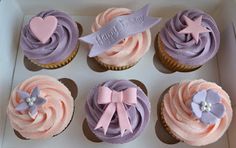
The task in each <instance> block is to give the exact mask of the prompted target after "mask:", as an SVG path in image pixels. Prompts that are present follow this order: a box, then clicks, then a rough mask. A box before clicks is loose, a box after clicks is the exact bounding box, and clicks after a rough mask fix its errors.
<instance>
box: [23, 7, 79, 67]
mask: <svg viewBox="0 0 236 148" xmlns="http://www.w3.org/2000/svg"><path fill="white" fill-rule="evenodd" d="M80 34H81V32H79V29H78V26H77V24H76V22H75V21H74V20H73V19H72V18H71V17H70V16H69V15H68V14H66V13H64V12H61V11H58V10H48V11H42V12H40V13H39V14H37V15H36V16H34V17H32V18H31V19H30V21H29V23H27V24H26V25H25V27H24V28H23V29H22V32H21V37H20V47H21V48H22V51H23V54H24V55H25V56H26V57H27V58H28V59H29V60H31V61H32V62H33V63H35V64H37V65H39V66H40V67H43V68H58V67H61V66H63V65H66V64H67V63H69V62H70V61H71V60H72V59H73V58H74V57H75V55H76V54H77V51H78V45H79V44H78V37H79V35H80Z"/></svg>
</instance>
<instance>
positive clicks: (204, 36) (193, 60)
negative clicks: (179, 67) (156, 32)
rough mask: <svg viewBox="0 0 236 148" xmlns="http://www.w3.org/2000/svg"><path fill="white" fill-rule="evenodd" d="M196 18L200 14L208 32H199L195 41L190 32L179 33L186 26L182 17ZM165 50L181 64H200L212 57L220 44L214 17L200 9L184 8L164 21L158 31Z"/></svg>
mask: <svg viewBox="0 0 236 148" xmlns="http://www.w3.org/2000/svg"><path fill="white" fill-rule="evenodd" d="M185 16H187V17H188V18H189V19H191V20H193V21H194V20H196V19H197V18H199V17H200V16H202V23H201V24H202V26H203V27H206V29H208V30H209V31H210V32H206V33H201V34H200V35H199V42H198V43H196V41H195V40H194V38H193V37H192V36H191V34H183V33H179V32H180V31H181V30H182V29H184V28H185V27H186V22H185V19H184V17H185ZM160 38H161V41H162V42H163V45H164V49H165V51H166V52H167V53H168V54H169V55H170V56H171V57H172V58H174V59H175V60H177V61H178V62H179V63H181V64H186V65H193V66H200V65H203V64H204V63H206V62H207V61H209V60H210V59H211V58H213V57H214V56H215V55H216V53H217V51H218V49H219V45H220V32H219V30H218V27H217V25H216V22H215V21H214V19H213V18H212V17H211V16H210V15H208V14H206V13H205V12H203V11H201V10H184V11H181V12H179V13H177V14H176V15H175V16H174V17H173V18H172V19H170V20H169V21H167V22H166V24H165V27H164V28H163V29H162V30H161V31H160Z"/></svg>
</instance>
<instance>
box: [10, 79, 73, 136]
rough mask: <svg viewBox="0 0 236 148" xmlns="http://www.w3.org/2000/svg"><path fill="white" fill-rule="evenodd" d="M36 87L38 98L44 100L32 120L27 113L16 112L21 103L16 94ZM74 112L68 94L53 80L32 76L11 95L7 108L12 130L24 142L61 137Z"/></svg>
mask: <svg viewBox="0 0 236 148" xmlns="http://www.w3.org/2000/svg"><path fill="white" fill-rule="evenodd" d="M35 87H37V88H38V89H39V90H40V93H39V96H40V97H42V98H44V99H45V100H46V103H44V104H43V105H42V106H40V107H39V108H38V114H37V115H36V117H35V119H32V118H31V117H30V116H29V114H28V112H27V111H16V109H15V108H16V106H17V105H19V103H20V102H21V101H22V100H21V99H20V97H19V94H18V93H17V92H18V91H19V90H20V91H24V92H28V93H31V91H32V90H33V89H34V88H35ZM73 110H74V100H73V98H72V96H71V92H70V91H69V90H68V88H67V87H65V86H64V85H63V84H62V83H61V82H59V81H58V80H57V79H55V78H52V77H49V76H43V75H40V76H34V77H31V78H29V79H27V80H25V81H24V82H22V83H21V84H20V85H18V86H17V87H16V88H15V89H14V90H13V91H12V94H11V97H10V101H9V104H8V108H7V113H8V117H9V119H10V123H11V125H12V127H13V128H14V129H15V130H16V131H18V132H19V133H20V134H21V135H22V136H23V137H25V138H27V139H41V138H49V137H52V136H54V135H57V134H59V133H61V132H62V131H63V130H64V129H65V128H66V126H67V125H68V124H69V122H70V120H71V118H72V114H73Z"/></svg>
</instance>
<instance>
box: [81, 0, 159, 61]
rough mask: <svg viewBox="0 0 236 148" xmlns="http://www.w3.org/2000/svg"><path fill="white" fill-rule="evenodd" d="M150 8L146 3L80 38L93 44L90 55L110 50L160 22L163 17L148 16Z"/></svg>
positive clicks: (93, 55)
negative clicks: (129, 37)
mask: <svg viewBox="0 0 236 148" xmlns="http://www.w3.org/2000/svg"><path fill="white" fill-rule="evenodd" d="M149 9H150V8H149V5H145V6H144V7H143V8H141V9H139V10H137V11H134V12H133V13H131V14H130V15H123V16H118V17H116V18H114V19H112V20H111V21H110V22H109V23H108V24H106V25H105V26H104V27H102V28H101V29H100V30H98V31H97V32H94V33H92V34H89V35H87V36H84V37H81V38H79V39H80V40H81V41H84V42H86V43H88V44H90V45H92V48H91V50H90V53H89V57H95V56H97V55H99V54H101V53H103V52H105V51H107V50H109V49H110V48H111V47H112V46H114V45H115V44H117V43H119V42H120V41H122V40H123V39H124V38H126V37H128V36H132V35H135V34H137V33H140V32H144V31H145V30H147V29H149V28H151V27H152V26H154V25H156V24H158V23H159V22H160V20H161V18H154V17H150V16H147V15H148V13H149Z"/></svg>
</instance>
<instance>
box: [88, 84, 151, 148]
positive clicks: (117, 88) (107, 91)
mask: <svg viewBox="0 0 236 148" xmlns="http://www.w3.org/2000/svg"><path fill="white" fill-rule="evenodd" d="M85 111H86V121H87V124H88V127H89V128H90V130H91V131H92V133H94V134H95V135H96V136H97V138H99V139H100V140H101V141H104V142H108V143H113V144H121V143H127V142H129V141H132V140H134V139H135V138H137V137H138V136H139V135H140V134H141V133H142V132H143V130H144V129H145V127H146V126H147V124H148V121H149V118H150V102H149V99H148V97H147V96H146V95H145V93H144V92H143V91H142V90H141V88H140V87H138V86H137V85H136V84H134V83H133V82H131V81H128V80H110V81H106V82H104V83H102V84H100V85H98V86H96V87H94V88H93V89H92V90H91V92H90V93H89V95H88V98H87V101H86V104H85Z"/></svg>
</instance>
